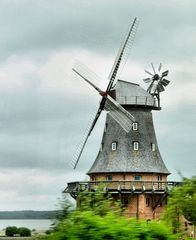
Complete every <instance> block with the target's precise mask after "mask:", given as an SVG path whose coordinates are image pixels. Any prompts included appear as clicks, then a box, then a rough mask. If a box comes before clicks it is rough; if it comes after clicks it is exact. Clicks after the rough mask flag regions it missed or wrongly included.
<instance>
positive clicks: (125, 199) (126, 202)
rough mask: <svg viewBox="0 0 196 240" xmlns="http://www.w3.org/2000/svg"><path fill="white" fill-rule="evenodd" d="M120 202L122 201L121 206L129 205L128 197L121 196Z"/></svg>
mask: <svg viewBox="0 0 196 240" xmlns="http://www.w3.org/2000/svg"><path fill="white" fill-rule="evenodd" d="M121 202H122V205H123V207H128V205H129V200H128V198H122V199H121Z"/></svg>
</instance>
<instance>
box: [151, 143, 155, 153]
mask: <svg viewBox="0 0 196 240" xmlns="http://www.w3.org/2000/svg"><path fill="white" fill-rule="evenodd" d="M151 150H152V151H153V152H154V151H156V145H155V143H151Z"/></svg>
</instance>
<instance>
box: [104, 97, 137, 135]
mask: <svg viewBox="0 0 196 240" xmlns="http://www.w3.org/2000/svg"><path fill="white" fill-rule="evenodd" d="M105 110H106V111H109V115H110V116H111V117H112V118H114V119H115V120H116V121H117V122H118V123H119V124H120V126H121V127H122V128H123V129H124V130H125V131H126V132H127V133H128V132H129V131H130V130H131V128H132V123H133V122H134V121H135V118H134V117H133V116H132V115H131V114H130V113H129V112H128V111H126V110H125V109H124V108H123V107H122V106H121V105H120V104H119V103H117V102H116V101H115V100H114V99H113V98H111V97H110V96H108V97H107V101H106V104H105Z"/></svg>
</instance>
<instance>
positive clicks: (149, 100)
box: [114, 80, 158, 108]
mask: <svg viewBox="0 0 196 240" xmlns="http://www.w3.org/2000/svg"><path fill="white" fill-rule="evenodd" d="M114 90H115V98H116V101H117V102H118V103H120V104H121V105H138V106H139V105H140V106H149V107H152V108H158V105H157V102H156V100H155V99H154V98H153V97H152V95H150V94H149V93H148V92H147V91H145V90H144V89H143V88H141V87H140V86H139V85H138V84H135V83H131V82H126V81H123V80H118V81H117V83H116V85H115V86H114Z"/></svg>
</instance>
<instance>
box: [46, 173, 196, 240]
mask: <svg viewBox="0 0 196 240" xmlns="http://www.w3.org/2000/svg"><path fill="white" fill-rule="evenodd" d="M195 183H196V179H195V177H194V178H192V179H185V180H184V184H183V185H182V186H180V187H177V188H175V189H174V190H173V191H172V192H171V195H170V198H169V201H168V207H167V210H166V212H165V214H164V216H163V219H162V220H160V221H158V222H156V221H150V222H146V221H145V220H143V221H141V220H136V219H133V218H127V217H125V216H123V208H122V206H121V204H120V203H119V202H113V200H112V198H110V197H109V196H108V195H106V194H103V191H102V190H97V191H96V192H83V193H81V194H80V196H79V199H78V201H79V202H80V207H79V208H77V209H76V210H73V211H70V205H69V204H67V203H66V204H65V206H64V208H63V211H62V213H63V214H62V215H61V216H60V217H58V223H57V224H56V226H55V227H54V229H52V230H51V231H50V232H48V233H49V234H48V235H47V236H44V237H42V238H44V239H45V240H83V239H85V240H102V239H106V240H131V239H133V240H139V239H142V240H152V239H157V240H169V239H191V238H187V237H186V235H185V234H184V229H183V228H180V221H179V219H180V218H179V216H183V215H184V216H186V218H187V220H188V221H192V223H194V224H195V214H196V209H195V207H196V199H195V190H196V188H195ZM177 222H178V224H176V223H177Z"/></svg>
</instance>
